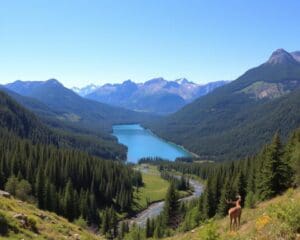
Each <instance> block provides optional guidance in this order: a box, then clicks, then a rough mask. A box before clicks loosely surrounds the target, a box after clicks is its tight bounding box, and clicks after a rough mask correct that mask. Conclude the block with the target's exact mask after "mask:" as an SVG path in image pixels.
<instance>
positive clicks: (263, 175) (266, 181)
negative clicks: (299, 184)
mask: <svg viewBox="0 0 300 240" xmlns="http://www.w3.org/2000/svg"><path fill="white" fill-rule="evenodd" d="M260 157H261V158H262V164H261V167H260V169H259V170H258V175H257V179H258V180H257V192H258V194H259V196H260V198H261V199H262V200H264V199H268V198H270V197H273V196H274V195H276V194H278V193H280V192H282V191H283V190H285V189H286V188H287V187H288V186H290V185H291V172H292V171H291V168H290V166H289V164H288V163H287V162H286V161H285V160H284V159H283V149H282V146H281V142H280V138H279V134H278V133H276V134H275V136H274V138H273V141H272V143H271V144H270V145H268V146H266V148H265V149H264V150H263V152H262V155H261V156H260Z"/></svg>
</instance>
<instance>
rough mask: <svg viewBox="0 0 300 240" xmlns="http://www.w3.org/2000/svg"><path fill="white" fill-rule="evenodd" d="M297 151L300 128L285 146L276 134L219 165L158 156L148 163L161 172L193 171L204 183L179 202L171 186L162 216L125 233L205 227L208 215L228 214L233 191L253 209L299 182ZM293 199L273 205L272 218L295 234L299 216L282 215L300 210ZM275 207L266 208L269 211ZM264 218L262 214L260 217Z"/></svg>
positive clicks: (147, 235) (154, 234)
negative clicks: (194, 195) (254, 151)
mask: <svg viewBox="0 0 300 240" xmlns="http://www.w3.org/2000/svg"><path fill="white" fill-rule="evenodd" d="M299 149H300V130H298V131H295V132H294V133H293V134H292V135H291V137H290V139H289V141H288V142H287V143H286V145H282V143H281V140H280V137H279V134H278V133H276V134H275V135H274V137H273V139H272V141H271V143H270V144H267V145H266V146H264V147H263V148H262V150H261V152H260V154H258V155H257V156H254V157H252V158H247V159H244V160H240V161H236V162H224V163H219V164H214V163H186V162H168V161H162V160H156V161H154V162H152V164H154V165H157V166H159V169H160V170H161V171H163V172H166V171H171V170H176V171H178V172H182V173H185V174H195V175H197V176H199V177H201V178H202V179H205V180H206V187H205V190H204V193H203V194H202V195H201V196H200V198H199V199H196V200H195V201H191V202H189V203H180V204H179V202H178V201H177V200H178V192H177V191H176V189H175V188H174V186H173V188H172V185H173V184H171V187H170V188H169V190H168V193H167V196H166V205H165V207H164V211H163V212H162V213H161V215H160V216H159V217H157V218H155V219H152V220H149V221H148V223H147V225H146V228H145V229H139V228H138V227H133V228H132V230H131V232H130V233H129V236H130V237H131V238H128V239H143V238H151V237H155V238H163V237H167V236H171V235H174V234H176V233H178V232H187V231H190V230H192V229H194V228H195V227H198V226H205V224H206V223H207V222H209V221H211V219H214V218H222V217H224V216H226V215H227V213H228V209H229V208H230V207H232V206H231V205H230V204H228V199H232V200H235V199H236V196H237V195H239V196H241V199H242V206H246V207H247V208H253V207H255V205H256V204H258V203H260V202H262V201H266V200H269V199H271V198H274V197H276V196H278V195H280V194H282V193H283V192H284V191H286V190H287V189H288V188H290V187H296V186H300V182H299V176H300V168H299V166H300V155H299V153H300V152H299ZM148 163H149V161H148ZM295 201H296V200H292V201H290V202H289V203H288V204H287V205H284V204H280V205H278V206H277V207H275V208H276V211H277V212H278V214H277V215H276V216H275V217H274V219H275V218H279V220H280V219H281V221H282V222H284V223H285V224H289V226H287V227H288V228H290V227H291V226H292V225H295V224H296V225H295V226H296V228H293V229H292V230H291V232H290V233H289V234H294V236H295V235H296V234H298V233H300V228H299V227H297V226H298V225H297V224H298V223H297V221H298V222H299V219H298V215H295V217H296V219H293V218H292V217H293V216H284V214H285V213H286V212H287V213H288V214H291V215H293V212H294V211H297V210H298V208H299V205H297V204H296V205H295V204H294V202H295ZM281 208H282V209H281ZM276 211H275V210H270V214H271V213H275V212H276ZM244 215H245V214H243V216H244ZM270 217H271V216H270ZM290 217H291V218H292V219H291V220H289V218H290ZM265 220H266V219H265V218H264V216H262V221H265ZM274 221H275V220H274ZM289 221H290V222H292V223H289ZM295 226H294V227H295ZM207 228H208V230H207V231H208V232H212V234H215V237H212V238H207V239H218V238H217V237H218V233H217V232H216V231H215V230H214V229H215V228H217V226H215V225H214V224H213V223H210V224H208V227H207ZM210 228H211V229H210ZM204 229H206V228H205V227H204ZM287 231H289V230H287ZM207 234H209V233H207ZM284 234H288V233H284ZM204 239H205V238H204ZM269 239H272V238H269ZM284 239H287V238H286V237H285V238H284ZM290 239H293V238H290Z"/></svg>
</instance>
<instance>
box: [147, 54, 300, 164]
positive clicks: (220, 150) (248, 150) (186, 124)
mask: <svg viewBox="0 0 300 240" xmlns="http://www.w3.org/2000/svg"><path fill="white" fill-rule="evenodd" d="M147 126H148V127H150V128H151V129H152V130H153V131H154V132H155V133H156V134H158V135H160V136H162V137H164V138H166V139H168V140H170V141H173V142H175V143H177V144H180V145H183V146H184V147H186V148H187V149H189V150H191V151H193V152H195V153H197V154H198V155H199V156H200V157H201V158H202V159H214V160H225V159H238V158H241V157H245V156H247V155H248V156H250V155H252V154H254V153H255V152H256V151H257V150H258V149H259V146H261V145H262V144H265V143H266V142H267V141H268V139H270V138H271V136H272V135H273V134H274V132H276V131H280V133H281V134H282V136H283V137H287V135H288V133H289V132H290V131H291V130H293V129H295V128H297V127H299V126H300V60H299V52H293V53H288V52H286V51H285V50H283V49H278V50H276V51H275V52H273V53H272V55H271V56H270V58H269V59H268V60H267V61H266V62H265V63H263V64H261V65H260V66H258V67H255V68H252V69H250V70H248V71H247V72H245V73H244V74H243V75H242V76H240V77H239V78H237V79H236V80H235V81H232V82H230V83H229V84H227V85H225V86H222V87H220V88H217V89H216V90H215V91H213V92H211V93H210V94H207V95H206V96H203V97H201V98H198V99H196V100H195V101H194V102H192V103H190V104H189V105H187V106H185V107H183V108H182V109H181V110H179V111H178V112H176V113H174V114H172V115H169V116H166V117H165V118H163V119H160V120H159V121H154V122H149V123H148V124H147Z"/></svg>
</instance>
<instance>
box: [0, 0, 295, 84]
mask: <svg viewBox="0 0 300 240" xmlns="http://www.w3.org/2000/svg"><path fill="white" fill-rule="evenodd" d="M299 9H300V1H298V0H295V1H289V0H285V1H283V0H281V1H279V0H264V1H261V0H251V1H250V0H249V1H246V0H245V1H244V0H227V1H221V0H219V1H217V0H211V1H201V0H198V1H193V0H180V1H179V0H178V1H177V0H126V1H125V0H107V1H101V0H98V1H88V0H86V1H84V0H80V1H79V0H78V1H76V0H72V1H71V0H70V1H66V0H36V1H31V0H26V1H23V0H22V1H21V0H20V1H14V0H11V1H1V5H0V65H1V71H0V84H3V83H7V82H11V81H14V80H17V79H21V80H46V79H49V78H57V79H58V80H59V81H61V82H62V83H64V84H65V85H66V86H68V87H71V86H83V85H86V84H89V83H96V84H104V83H107V82H111V83H115V82H122V81H124V80H126V79H132V80H133V81H136V82H143V81H145V80H148V79H151V78H154V77H164V78H166V79H176V78H180V77H186V78H188V79H189V80H192V81H194V82H198V83H206V82H209V81H216V80H232V79H235V78H236V77H238V76H239V75H241V74H242V73H243V72H245V71H246V70H247V69H249V68H251V67H254V66H256V65H258V64H260V63H262V62H264V61H265V60H267V58H268V57H269V55H270V54H271V53H272V51H274V50H275V49H277V48H285V49H286V50H288V51H293V50H300V16H299Z"/></svg>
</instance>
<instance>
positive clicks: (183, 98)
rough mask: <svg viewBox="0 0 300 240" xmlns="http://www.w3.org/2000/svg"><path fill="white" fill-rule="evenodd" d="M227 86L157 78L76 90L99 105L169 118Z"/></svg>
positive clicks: (182, 79)
mask: <svg viewBox="0 0 300 240" xmlns="http://www.w3.org/2000/svg"><path fill="white" fill-rule="evenodd" d="M226 83H228V81H216V82H211V83H207V84H204V85H200V84H196V83H193V82H191V81H188V80H187V79H185V78H181V79H177V80H174V81H168V80H165V79H164V78H154V79H151V80H149V81H146V82H145V83H135V82H133V81H131V80H127V81H124V82H123V83H121V84H105V85H103V86H96V85H94V84H92V85H88V86H86V87H84V88H81V89H79V88H73V90H74V91H75V92H77V93H78V94H79V95H81V96H83V97H85V98H88V99H92V100H95V101H98V102H102V103H107V104H110V105H114V106H119V107H123V108H127V109H131V110H135V111H140V112H151V113H156V114H169V113H173V112H176V111H177V110H179V109H180V108H181V107H183V106H185V105H186V104H188V103H190V102H192V101H193V100H195V99H196V98H198V97H201V96H204V95H206V94H208V93H209V92H211V91H213V90H214V89H215V88H217V87H220V86H223V85H224V84H226Z"/></svg>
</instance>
